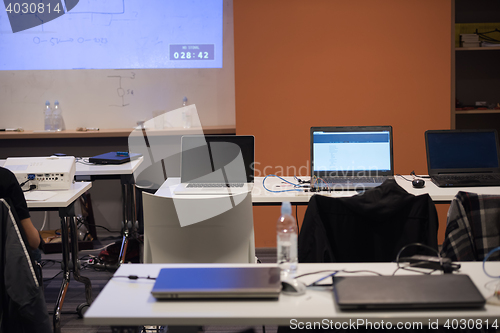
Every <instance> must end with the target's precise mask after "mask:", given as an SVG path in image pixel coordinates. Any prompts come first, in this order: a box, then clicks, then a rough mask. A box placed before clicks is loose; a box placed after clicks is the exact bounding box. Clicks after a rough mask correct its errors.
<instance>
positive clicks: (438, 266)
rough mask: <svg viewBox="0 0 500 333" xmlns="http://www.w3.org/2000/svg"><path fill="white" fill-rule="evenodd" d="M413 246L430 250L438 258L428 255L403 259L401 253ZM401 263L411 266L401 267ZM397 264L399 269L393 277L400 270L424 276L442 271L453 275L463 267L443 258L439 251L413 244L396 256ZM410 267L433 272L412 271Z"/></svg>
mask: <svg viewBox="0 0 500 333" xmlns="http://www.w3.org/2000/svg"><path fill="white" fill-rule="evenodd" d="M412 246H418V247H423V248H425V249H428V250H430V251H431V252H435V253H436V255H437V256H436V257H434V256H427V255H413V256H411V257H401V253H403V251H404V250H406V249H407V248H409V247H412ZM401 262H409V265H408V266H401V265H400V264H401ZM396 264H397V266H398V268H397V269H396V270H395V271H394V273H393V274H392V275H394V274H396V272H397V271H398V270H400V269H405V270H409V271H414V272H418V273H422V274H431V273H433V272H434V271H436V270H442V271H443V273H445V274H449V273H453V271H456V270H459V269H460V267H461V266H460V264H454V263H453V262H452V261H451V260H450V259H449V258H445V257H441V255H440V253H439V251H437V250H436V249H434V248H432V247H430V246H428V245H425V244H422V243H411V244H408V245H406V246H403V247H402V248H401V250H399V252H398V254H397V255H396ZM409 267H416V268H428V269H432V271H431V272H421V271H418V270H414V269H410V268H409Z"/></svg>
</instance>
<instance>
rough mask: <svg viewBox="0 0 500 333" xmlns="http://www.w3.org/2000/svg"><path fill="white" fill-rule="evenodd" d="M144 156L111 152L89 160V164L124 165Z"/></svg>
mask: <svg viewBox="0 0 500 333" xmlns="http://www.w3.org/2000/svg"><path fill="white" fill-rule="evenodd" d="M141 156H142V154H130V153H127V152H116V151H113V152H110V153H105V154H101V155H96V156H92V157H90V158H89V163H94V164H123V163H127V162H130V161H132V160H135V159H138V158H139V157H141Z"/></svg>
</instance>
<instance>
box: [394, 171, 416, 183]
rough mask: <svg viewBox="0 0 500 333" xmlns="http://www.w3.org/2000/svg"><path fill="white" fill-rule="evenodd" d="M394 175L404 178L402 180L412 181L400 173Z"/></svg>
mask: <svg viewBox="0 0 500 333" xmlns="http://www.w3.org/2000/svg"><path fill="white" fill-rule="evenodd" d="M396 176H398V177H401V178H403V179H404V180H406V181H407V182H411V181H412V179H408V178H406V177H405V176H403V175H400V174H399V173H398V174H397V175H396Z"/></svg>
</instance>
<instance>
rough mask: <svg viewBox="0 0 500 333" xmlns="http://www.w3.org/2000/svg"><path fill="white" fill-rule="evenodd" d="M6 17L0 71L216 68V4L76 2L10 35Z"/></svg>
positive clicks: (0, 26)
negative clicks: (66, 9) (45, 19)
mask: <svg viewBox="0 0 500 333" xmlns="http://www.w3.org/2000/svg"><path fill="white" fill-rule="evenodd" d="M51 1H52V0H51ZM53 1H56V2H57V0H53ZM3 16H5V17H3ZM6 16H7V13H6V12H1V11H0V53H1V54H2V59H1V60H0V70H53V69H117V68H119V69H142V68H221V67H222V49H223V48H222V28H223V24H222V20H223V6H222V0H193V1H184V0H148V1H142V0H107V1H102V0H80V1H78V3H77V4H76V5H75V6H74V8H72V10H71V11H68V12H66V13H64V14H63V15H61V16H59V17H57V19H52V20H50V21H46V23H43V24H40V25H38V26H35V27H33V28H31V29H27V30H25V31H21V32H19V33H16V34H14V33H8V31H10V27H8V22H9V21H8V20H4V18H6Z"/></svg>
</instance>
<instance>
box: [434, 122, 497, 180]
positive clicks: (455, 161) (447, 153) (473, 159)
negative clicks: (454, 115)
mask: <svg viewBox="0 0 500 333" xmlns="http://www.w3.org/2000/svg"><path fill="white" fill-rule="evenodd" d="M425 144H426V149H427V169H428V173H429V176H430V177H431V179H432V181H433V182H434V183H435V184H436V185H437V186H439V187H462V186H463V187H467V186H500V159H499V157H500V154H499V147H498V134H497V131H496V130H433V131H427V132H425Z"/></svg>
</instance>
